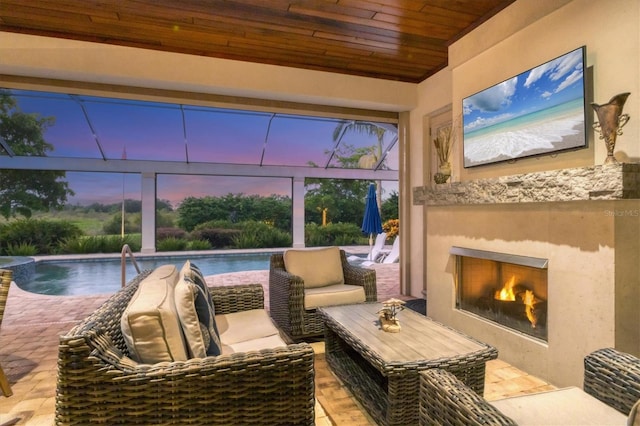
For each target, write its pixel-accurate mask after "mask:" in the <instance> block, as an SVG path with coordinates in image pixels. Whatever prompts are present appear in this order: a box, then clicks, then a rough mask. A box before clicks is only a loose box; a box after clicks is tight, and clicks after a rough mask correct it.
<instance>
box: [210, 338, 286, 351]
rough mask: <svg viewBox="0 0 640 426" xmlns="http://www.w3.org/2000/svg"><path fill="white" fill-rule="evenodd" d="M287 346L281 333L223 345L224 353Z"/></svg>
mask: <svg viewBox="0 0 640 426" xmlns="http://www.w3.org/2000/svg"><path fill="white" fill-rule="evenodd" d="M282 346H287V343H286V342H285V341H284V340H282V337H280V336H279V335H277V334H276V335H274V336H267V337H261V338H259V339H253V340H247V341H244V342H239V343H234V344H233V345H229V346H225V345H222V354H223V355H227V354H233V353H237V352H248V351H259V350H261V349H273V348H278V347H282Z"/></svg>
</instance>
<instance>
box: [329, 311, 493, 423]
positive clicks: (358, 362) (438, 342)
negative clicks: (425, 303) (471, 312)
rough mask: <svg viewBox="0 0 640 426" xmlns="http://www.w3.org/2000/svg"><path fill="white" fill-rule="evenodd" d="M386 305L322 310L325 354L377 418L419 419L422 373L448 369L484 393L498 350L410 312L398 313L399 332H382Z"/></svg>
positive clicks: (383, 419) (390, 420)
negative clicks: (487, 367) (381, 319)
mask: <svg viewBox="0 0 640 426" xmlns="http://www.w3.org/2000/svg"><path fill="white" fill-rule="evenodd" d="M381 308H382V304H380V303H363V304H357V305H344V306H332V307H327V308H321V309H319V310H318V311H319V312H320V314H321V315H322V317H323V319H324V323H325V356H326V359H327V363H328V364H329V366H330V367H331V369H332V370H333V372H334V373H335V374H336V375H337V376H338V378H340V380H342V381H343V382H344V383H345V385H346V386H347V387H348V388H349V390H350V391H351V392H352V393H353V394H354V395H355V396H356V398H357V399H358V400H359V401H360V403H361V404H362V405H363V406H364V407H365V408H366V409H367V411H368V412H369V414H370V415H371V417H372V418H373V419H375V420H376V421H377V422H379V423H380V424H383V425H412V424H418V420H419V406H418V404H419V389H420V378H419V374H418V373H419V371H420V370H426V369H428V368H442V369H445V370H448V371H450V372H451V373H453V374H454V375H455V376H456V377H458V378H459V379H460V380H462V381H463V382H464V383H465V384H466V385H467V386H469V387H470V388H471V389H473V390H474V391H475V392H477V393H478V394H479V395H482V394H483V392H484V373H485V363H486V362H487V361H489V360H491V359H495V358H497V356H498V351H497V350H496V349H495V348H494V347H492V346H489V345H487V344H484V343H482V342H479V341H477V340H475V339H473V338H471V337H469V336H466V335H464V334H462V333H460V332H458V331H456V330H454V329H452V328H450V327H447V326H444V325H442V324H440V323H437V322H435V321H433V320H431V319H429V318H428V317H425V316H423V315H420V314H418V313H415V312H413V311H411V310H409V309H405V310H404V311H402V312H400V313H399V314H398V319H399V320H400V324H401V327H402V329H401V330H400V332H399V333H387V332H385V331H382V329H381V328H380V325H379V322H378V315H377V312H378V311H379V310H380V309H381Z"/></svg>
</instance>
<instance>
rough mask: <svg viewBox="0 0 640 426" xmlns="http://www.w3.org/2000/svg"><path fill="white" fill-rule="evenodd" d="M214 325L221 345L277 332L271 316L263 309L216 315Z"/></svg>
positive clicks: (276, 333)
mask: <svg viewBox="0 0 640 426" xmlns="http://www.w3.org/2000/svg"><path fill="white" fill-rule="evenodd" d="M216 325H217V326H218V332H219V333H220V341H221V342H222V345H223V347H224V346H232V345H233V344H235V343H240V342H246V341H249V340H254V339H260V338H263V337H269V336H275V335H278V334H279V331H278V329H277V328H276V326H275V325H274V324H273V321H272V320H271V317H270V316H269V314H267V311H266V310H264V309H250V310H247V311H240V312H233V313H230V314H221V315H216Z"/></svg>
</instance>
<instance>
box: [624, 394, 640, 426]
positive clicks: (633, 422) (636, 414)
mask: <svg viewBox="0 0 640 426" xmlns="http://www.w3.org/2000/svg"><path fill="white" fill-rule="evenodd" d="M627 425H628V426H640V399H639V400H637V401H636V403H635V404H633V407H631V411H629V419H628V420H627Z"/></svg>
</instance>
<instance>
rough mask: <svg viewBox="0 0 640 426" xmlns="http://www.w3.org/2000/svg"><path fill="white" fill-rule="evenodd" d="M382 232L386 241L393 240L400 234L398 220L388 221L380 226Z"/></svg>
mask: <svg viewBox="0 0 640 426" xmlns="http://www.w3.org/2000/svg"><path fill="white" fill-rule="evenodd" d="M382 230H383V231H384V232H386V233H387V240H393V239H394V238H395V236H396V235H398V232H400V219H389V220H387V221H385V222H384V223H383V224H382Z"/></svg>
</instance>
